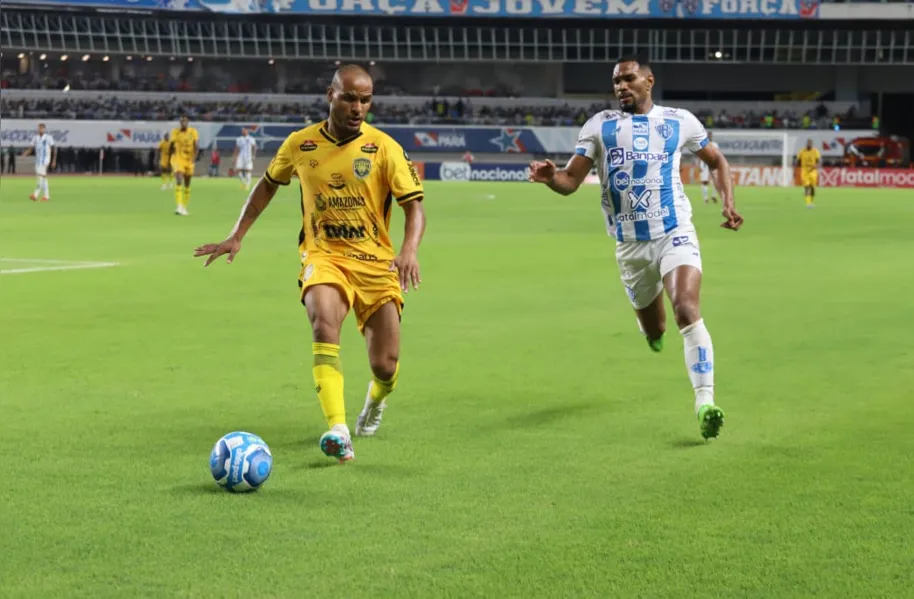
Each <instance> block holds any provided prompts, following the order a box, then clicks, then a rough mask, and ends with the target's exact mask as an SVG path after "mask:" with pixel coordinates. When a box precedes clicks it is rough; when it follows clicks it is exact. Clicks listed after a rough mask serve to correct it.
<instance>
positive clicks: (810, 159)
mask: <svg viewBox="0 0 914 599" xmlns="http://www.w3.org/2000/svg"><path fill="white" fill-rule="evenodd" d="M797 162H798V163H799V165H800V179H801V183H802V184H803V192H804V195H805V196H806V207H807V208H813V207H814V206H815V204H814V203H813V200H814V198H815V197H816V186H817V185H818V184H819V165H820V164H821V162H822V155H821V154H820V153H819V150H817V149H816V148H814V147H813V145H812V140H811V139H809V140H807V141H806V147H805V148H804V149H802V150H800V152H799V153H798V154H797Z"/></svg>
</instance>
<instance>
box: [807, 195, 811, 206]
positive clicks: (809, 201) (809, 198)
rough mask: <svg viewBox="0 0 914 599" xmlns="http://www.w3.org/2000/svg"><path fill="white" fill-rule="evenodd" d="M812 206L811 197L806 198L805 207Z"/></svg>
mask: <svg viewBox="0 0 914 599" xmlns="http://www.w3.org/2000/svg"><path fill="white" fill-rule="evenodd" d="M810 204H812V196H806V205H807V206H809V205H810Z"/></svg>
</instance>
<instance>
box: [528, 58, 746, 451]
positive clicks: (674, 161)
mask: <svg viewBox="0 0 914 599" xmlns="http://www.w3.org/2000/svg"><path fill="white" fill-rule="evenodd" d="M653 86H654V75H653V72H652V71H651V68H650V66H649V65H648V64H647V63H646V62H645V61H643V60H640V59H638V58H634V57H632V58H624V59H622V60H620V61H619V62H618V63H616V65H615V69H614V70H613V89H614V92H615V95H616V97H617V98H618V100H619V105H620V108H621V110H604V111H603V112H600V113H599V114H597V115H595V116H594V117H592V118H591V119H590V120H589V121H587V123H586V124H585V125H584V127H583V128H582V129H581V133H580V135H579V138H578V141H577V144H576V146H575V153H574V156H572V157H571V159H570V160H569V161H568V164H567V165H566V166H565V168H564V169H557V168H556V166H555V164H554V163H553V162H552V161H550V160H546V161H534V162H533V163H531V164H530V179H531V180H532V181H535V182H539V183H545V184H546V185H547V186H548V187H549V188H550V189H552V190H553V191H555V192H557V193H560V194H562V195H568V194H571V193H573V192H575V191H576V190H577V189H578V187H579V186H580V185H581V183H583V181H584V178H585V177H586V176H587V174H588V173H589V172H590V170H591V168H593V167H594V166H595V167H596V169H597V173H598V174H599V176H600V182H601V188H602V199H603V201H602V206H603V214H604V217H605V220H606V227H607V232H608V233H609V235H611V236H612V237H615V239H616V261H617V262H618V264H619V272H620V274H621V276H622V283H623V285H624V286H625V289H626V291H627V292H628V297H629V299H630V300H631V303H632V306H633V307H634V308H635V313H636V315H637V317H638V323H639V325H640V327H641V331H642V333H644V335H645V336H646V337H647V341H648V344H649V345H650V347H651V349H653V350H654V351H655V352H659V351H660V350H661V349H662V348H663V333H664V331H665V329H666V313H665V310H664V304H663V290H664V289H666V292H667V294H668V295H669V297H670V303H671V304H672V306H673V313H674V316H675V319H676V324H677V325H678V326H679V332H680V333H681V334H682V338H683V344H684V346H685V360H686V368H687V369H688V374H689V379H690V380H691V383H692V387H693V389H694V391H695V413H696V415H697V416H698V421H699V428H700V431H701V434H702V436H703V437H704V438H705V439H709V438H712V437H717V436H718V434H719V431H720V428H721V426H723V421H724V413H723V411H722V410H721V409H720V408H719V407H718V406H716V405H715V404H714V349H713V346H712V343H711V335H710V334H709V333H708V329H707V328H706V327H705V323H704V320H703V319H702V317H701V312H700V309H699V291H700V288H701V252H700V250H699V246H698V236H697V234H696V232H695V227H694V226H693V225H692V218H691V216H692V206H691V204H690V202H689V198H688V197H687V196H686V194H685V191H684V190H683V187H682V181H681V179H680V176H679V162H680V158H681V152H682V149H683V148H687V149H688V150H690V151H692V152H694V153H695V154H697V155H698V157H699V158H700V159H701V160H702V161H703V162H705V163H706V164H707V165H708V167H710V169H711V174H712V179H713V182H714V186H715V187H716V188H717V191H718V193H719V194H720V198H721V201H722V205H723V211H722V212H723V216H724V218H725V219H726V221H725V222H724V223H723V224H722V225H721V226H722V227H724V228H727V229H731V230H734V231H735V230H738V229H739V228H740V226H742V223H743V218H742V217H741V216H740V215H739V214H738V213H737V212H736V210H735V208H734V204H733V186H732V180H731V178H730V166H729V164H728V163H727V159H726V158H724V156H723V155H722V154H721V152H720V150H719V149H718V148H717V147H716V145H715V144H709V143H708V135H707V132H706V131H705V129H704V127H703V126H702V125H701V123H700V122H699V121H698V119H697V118H695V116H694V115H693V114H692V113H690V112H689V111H687V110H682V109H679V108H667V107H663V106H657V105H655V104H654V102H653V100H652V98H651V90H652V88H653Z"/></svg>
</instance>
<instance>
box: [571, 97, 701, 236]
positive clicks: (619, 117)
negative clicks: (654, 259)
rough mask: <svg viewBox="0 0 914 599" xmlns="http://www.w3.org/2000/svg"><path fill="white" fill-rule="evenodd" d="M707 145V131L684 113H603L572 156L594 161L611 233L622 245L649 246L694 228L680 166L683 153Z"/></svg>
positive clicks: (584, 130)
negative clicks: (643, 243) (679, 229)
mask: <svg viewBox="0 0 914 599" xmlns="http://www.w3.org/2000/svg"><path fill="white" fill-rule="evenodd" d="M707 144H708V134H707V132H706V131H705V128H704V127H703V126H702V124H701V123H700V122H699V121H698V119H697V118H695V115H693V114H692V113H691V112H689V111H688V110H682V109H680V108H667V107H664V106H654V107H653V108H652V109H651V110H650V112H648V113H647V114H634V115H633V114H627V113H624V112H621V111H618V110H604V111H603V112H600V113H599V114H596V115H594V116H593V117H592V118H591V119H590V120H589V121H587V123H585V124H584V127H583V128H582V129H581V133H580V135H579V136H578V142H577V144H576V146H575V149H574V151H575V153H576V154H579V155H581V156H586V157H588V158H590V159H591V160H593V161H594V165H595V166H596V169H597V173H598V174H599V176H600V186H601V188H602V196H603V202H602V204H603V214H605V215H606V230H607V232H608V233H609V234H610V235H611V236H613V237H615V238H616V241H619V242H621V241H649V240H652V239H660V238H662V237H664V236H666V235H667V234H668V233H669V232H670V231H672V230H673V229H675V228H676V227H678V226H681V225H687V224H690V223H691V220H692V205H691V203H690V202H689V198H688V197H686V194H685V190H684V189H683V187H682V179H681V178H680V176H679V161H680V159H681V158H682V149H683V148H688V149H689V150H691V151H692V152H697V151H699V150H701V149H702V148H703V147H705V146H706V145H707Z"/></svg>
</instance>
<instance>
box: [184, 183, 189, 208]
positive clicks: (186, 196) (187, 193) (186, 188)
mask: <svg viewBox="0 0 914 599" xmlns="http://www.w3.org/2000/svg"><path fill="white" fill-rule="evenodd" d="M189 204H190V187H185V188H184V207H185V208H187V206H188V205H189Z"/></svg>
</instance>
